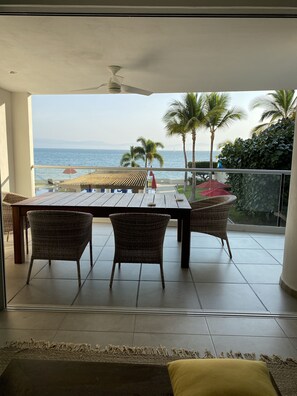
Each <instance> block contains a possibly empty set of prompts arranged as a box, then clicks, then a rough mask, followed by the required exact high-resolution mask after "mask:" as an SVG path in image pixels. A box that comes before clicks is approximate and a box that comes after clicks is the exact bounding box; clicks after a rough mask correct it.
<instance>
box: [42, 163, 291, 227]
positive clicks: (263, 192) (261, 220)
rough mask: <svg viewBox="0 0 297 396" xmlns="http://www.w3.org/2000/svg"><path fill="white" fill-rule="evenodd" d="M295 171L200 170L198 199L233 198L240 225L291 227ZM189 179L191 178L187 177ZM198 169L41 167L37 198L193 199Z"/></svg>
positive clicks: (233, 218)
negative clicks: (143, 195)
mask: <svg viewBox="0 0 297 396" xmlns="http://www.w3.org/2000/svg"><path fill="white" fill-rule="evenodd" d="M289 173H290V172H288V171H282V172H280V171H276V172H274V171H264V170H261V171H257V170H230V169H229V170H228V171H227V170H225V171H222V170H218V169H211V170H208V169H195V175H196V186H195V189H194V190H195V200H200V199H204V198H207V197H209V196H215V195H224V194H233V195H236V197H237V202H236V204H235V205H234V206H233V207H232V208H231V210H230V213H229V221H230V222H231V223H234V224H248V225H264V226H285V224H286V216H287V208H288V197H289V185H290V175H289ZM185 176H186V178H185ZM192 179H193V169H179V168H176V169H171V168H149V169H144V168H137V169H136V168H132V169H131V168H122V167H119V168H98V167H71V166H65V167H63V166H59V167H58V166H57V167H54V166H51V167H48V166H36V167H35V180H36V195H39V194H41V193H43V192H47V191H60V192H69V191H72V192H73V191H76V192H80V191H85V192H91V191H97V192H114V193H131V192H147V193H152V194H158V193H172V194H175V193H184V194H185V195H186V197H187V198H188V199H189V200H190V197H191V196H192V195H193V193H192V185H191V183H192Z"/></svg>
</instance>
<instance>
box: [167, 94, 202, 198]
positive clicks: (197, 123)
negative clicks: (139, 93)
mask: <svg viewBox="0 0 297 396" xmlns="http://www.w3.org/2000/svg"><path fill="white" fill-rule="evenodd" d="M170 107H171V109H170V110H169V111H168V112H167V114H168V117H171V118H174V117H177V119H178V120H181V121H182V124H183V125H184V126H185V131H186V132H190V133H191V135H192V166H193V167H195V163H196V158H195V151H196V131H197V129H198V128H199V127H201V126H202V125H203V119H204V113H203V100H202V96H201V95H200V96H198V94H197V93H193V92H188V93H186V94H185V95H184V96H183V98H182V100H181V101H178V100H175V101H174V102H172V103H171V105H170ZM195 190H196V173H195V172H193V173H192V192H191V196H190V198H189V200H190V201H194V200H195Z"/></svg>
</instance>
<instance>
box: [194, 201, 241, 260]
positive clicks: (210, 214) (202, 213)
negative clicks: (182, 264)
mask: <svg viewBox="0 0 297 396" xmlns="http://www.w3.org/2000/svg"><path fill="white" fill-rule="evenodd" d="M236 199H237V198H236V196H235V195H220V196H217V197H210V198H206V199H201V200H200V201H196V202H192V203H191V207H192V211H191V232H201V233H204V234H209V235H213V236H216V237H218V238H220V239H221V242H222V245H224V240H225V241H226V243H227V247H228V252H229V256H230V258H232V253H231V248H230V244H229V240H228V236H227V222H228V215H229V210H230V208H231V206H232V205H233V204H234V202H235V201H236Z"/></svg>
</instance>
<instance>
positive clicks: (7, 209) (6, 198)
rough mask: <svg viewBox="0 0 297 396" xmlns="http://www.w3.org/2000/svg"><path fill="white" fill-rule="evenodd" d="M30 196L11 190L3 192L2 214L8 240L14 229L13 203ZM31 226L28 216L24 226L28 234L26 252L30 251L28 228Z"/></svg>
mask: <svg viewBox="0 0 297 396" xmlns="http://www.w3.org/2000/svg"><path fill="white" fill-rule="evenodd" d="M27 198H28V197H25V196H23V195H20V194H15V193H11V192H3V193H2V216H3V228H4V233H7V239H6V240H7V242H8V240H9V235H10V233H11V232H12V231H13V220H12V207H11V205H12V204H14V203H17V202H20V201H24V200H25V199H27ZM29 227H30V225H29V222H28V219H27V218H26V220H25V224H24V228H25V235H26V252H27V254H28V253H29V243H28V228H29Z"/></svg>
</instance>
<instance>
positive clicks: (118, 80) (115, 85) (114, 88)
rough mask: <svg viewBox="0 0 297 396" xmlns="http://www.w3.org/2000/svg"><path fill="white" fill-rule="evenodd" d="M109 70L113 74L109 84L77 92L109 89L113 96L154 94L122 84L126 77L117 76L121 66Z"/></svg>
mask: <svg viewBox="0 0 297 396" xmlns="http://www.w3.org/2000/svg"><path fill="white" fill-rule="evenodd" d="M108 69H109V71H110V72H111V77H110V79H109V80H108V82H107V83H105V84H101V85H99V86H97V87H91V88H84V89H79V90H77V91H91V90H97V89H100V88H101V87H107V90H108V92H109V93H111V94H115V93H135V94H139V95H146V96H149V95H151V94H152V92H150V91H147V90H145V89H141V88H136V87H131V86H130V85H125V84H122V82H123V80H124V77H122V76H119V75H117V72H118V71H120V70H121V69H122V67H121V66H115V65H111V66H108Z"/></svg>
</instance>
